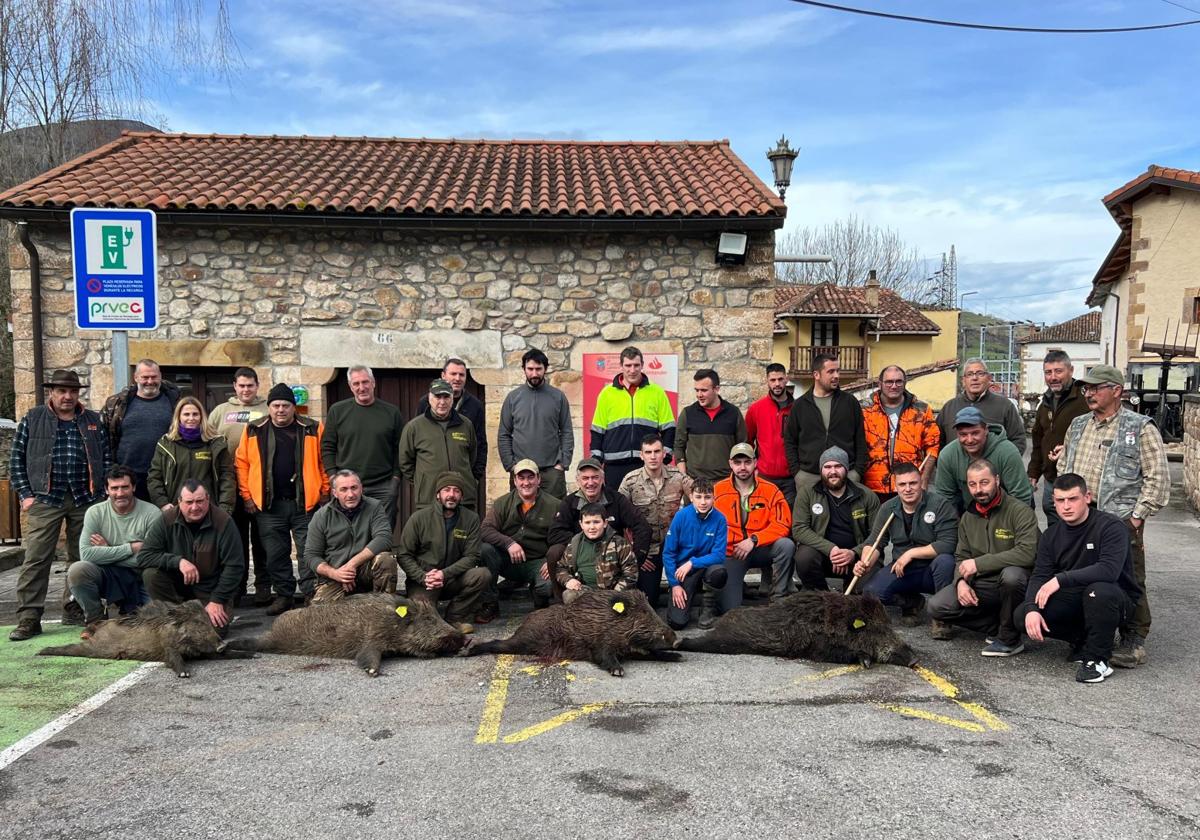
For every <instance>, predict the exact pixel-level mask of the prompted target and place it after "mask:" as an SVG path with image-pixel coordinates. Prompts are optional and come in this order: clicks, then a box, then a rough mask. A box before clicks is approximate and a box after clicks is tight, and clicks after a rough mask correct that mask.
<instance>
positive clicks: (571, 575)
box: [554, 502, 638, 604]
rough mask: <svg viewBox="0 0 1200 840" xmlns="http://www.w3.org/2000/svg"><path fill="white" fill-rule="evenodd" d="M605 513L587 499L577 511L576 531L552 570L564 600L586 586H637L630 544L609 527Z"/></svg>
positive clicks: (619, 587)
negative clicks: (577, 531) (577, 530)
mask: <svg viewBox="0 0 1200 840" xmlns="http://www.w3.org/2000/svg"><path fill="white" fill-rule="evenodd" d="M605 513H606V512H605V510H604V505H602V504H600V503H599V502H589V503H588V504H586V505H584V506H583V507H582V508H581V509H580V511H579V528H580V531H579V533H578V534H576V535H575V536H573V537H571V541H570V542H569V543H567V550H566V551H564V552H563V553H562V556H561V557H560V558H559V560H558V565H557V566H555V570H554V575H555V578H556V579H557V580H558V585H559V586H561V587H562V588H563V594H562V600H563V603H564V604H570V603H571V602H572V601H574V600H575V599H576V598H578V597H579V596H580V595H582V594H583V593H584V592H587V591H588V590H589V589H611V590H614V591H616V592H620V591H622V590H625V589H636V588H637V582H638V562H637V558H636V557H634V555H633V547H632V546H630V545H629V543H628V542H626V541H625V538H624V537H622V536H621V535H620V534H618V533H617V532H616V531H614V530H613V529H612V528H610V527H609V525H608V521H607V519H606V516H605Z"/></svg>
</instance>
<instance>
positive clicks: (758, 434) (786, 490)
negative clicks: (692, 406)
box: [746, 362, 796, 508]
mask: <svg viewBox="0 0 1200 840" xmlns="http://www.w3.org/2000/svg"><path fill="white" fill-rule="evenodd" d="M793 401H794V398H793V397H792V390H791V388H790V387H789V384H788V378H787V369H786V368H785V367H784V366H783V365H781V364H779V363H778V362H772V363H771V364H769V365H767V395H766V396H765V397H763V398H762V399H761V400H758V401H757V402H755V403H754V404H752V405H751V406H750V408H748V409H746V442H747V443H749V444H750V445H751V446H754V447H757V449H758V474H759V475H760V476H762V477H763V478H765V479H766V480H767V481H769V482H771V483H772V484H774V485H775V486H776V487H778V488H779V491H780V492H781V493H783V497H784V498H785V499H787V503H788V507H789V508H790V507H791V506H792V505H794V504H795V503H796V479H795V478H794V477H793V476H792V474H791V471H790V470H789V469H788V462H787V452H785V451H784V449H783V427H784V426H785V425H786V424H787V421H788V413H789V412H790V411H791V410H792V402H793Z"/></svg>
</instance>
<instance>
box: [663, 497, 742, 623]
mask: <svg viewBox="0 0 1200 840" xmlns="http://www.w3.org/2000/svg"><path fill="white" fill-rule="evenodd" d="M690 496H691V499H692V504H691V505H690V506H689V507H685V508H681V509H680V510H679V513H677V514H675V518H674V519H672V520H671V527H670V529H669V530H668V531H667V537H666V540H665V541H664V542H663V552H662V557H663V568H664V569H666V572H667V583H668V584H670V586H671V604H670V606H669V607H668V608H667V623H668V624H670V625H671V627H672V629H674V630H682V629H683V628H685V627H687V625H688V620H689V618H690V615H689V613H690V611H691V606H692V599H693V598H695V596H696V590H697V589H700V587H701V586H703V590H702V592H701V596H700V620H699V621H698V622H697V624H698V625H699V626H700V629H702V630H707V629H708V628H710V627H712V626H713V624H715V623H716V621H717V614H716V609H717V595H718V594H719V593H720V591H721V590H722V589H724V588H725V582H726V580H727V579H728V575H727V574H726V572H725V565H724V564H725V542H726V538H727V534H728V530H727V529H728V524H727V523H726V521H725V516H724V515H723V514H722V513H721V512H720V511H718V510H713V485H712V482H711V481H709V480H708V479H706V478H698V479H696V482H695V483H694V484H693V485H692V491H691V494H690Z"/></svg>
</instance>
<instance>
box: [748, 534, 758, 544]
mask: <svg viewBox="0 0 1200 840" xmlns="http://www.w3.org/2000/svg"><path fill="white" fill-rule="evenodd" d="M750 542H752V543H754V544H755V545H758V534H751V535H750Z"/></svg>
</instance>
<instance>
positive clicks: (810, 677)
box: [792, 665, 863, 685]
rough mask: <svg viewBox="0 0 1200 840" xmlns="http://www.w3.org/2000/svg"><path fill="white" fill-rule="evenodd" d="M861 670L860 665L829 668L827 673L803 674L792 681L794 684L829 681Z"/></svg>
mask: <svg viewBox="0 0 1200 840" xmlns="http://www.w3.org/2000/svg"><path fill="white" fill-rule="evenodd" d="M861 670H863V666H861V665H843V666H841V667H840V668H830V669H829V670H827V671H818V672H817V673H815V674H805V675H804V676H803V677H796V679H794V680H792V682H793V683H794V684H797V685H798V684H800V683H804V682H817V681H818V680H831V679H833V678H834V677H840V676H842V675H843V674H853V673H854V672H855V671H861Z"/></svg>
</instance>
